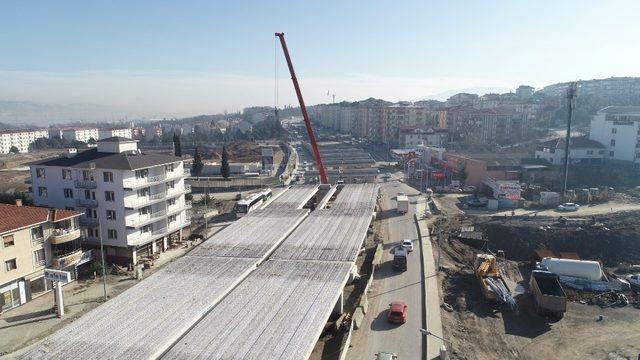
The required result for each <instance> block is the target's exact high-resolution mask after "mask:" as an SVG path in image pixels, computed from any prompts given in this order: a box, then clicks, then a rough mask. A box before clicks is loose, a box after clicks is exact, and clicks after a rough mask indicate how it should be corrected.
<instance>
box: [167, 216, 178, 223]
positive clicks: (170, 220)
mask: <svg viewBox="0 0 640 360" xmlns="http://www.w3.org/2000/svg"><path fill="white" fill-rule="evenodd" d="M177 218H178V217H177V216H176V215H171V216H169V218H168V219H169V223H172V222H174V221H176V219H177Z"/></svg>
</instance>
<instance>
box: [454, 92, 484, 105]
mask: <svg viewBox="0 0 640 360" xmlns="http://www.w3.org/2000/svg"><path fill="white" fill-rule="evenodd" d="M479 101H480V97H479V96H478V95H477V94H469V93H459V94H455V95H452V96H451V97H450V98H448V99H447V102H446V106H474V105H476V104H477V103H478V102H479Z"/></svg>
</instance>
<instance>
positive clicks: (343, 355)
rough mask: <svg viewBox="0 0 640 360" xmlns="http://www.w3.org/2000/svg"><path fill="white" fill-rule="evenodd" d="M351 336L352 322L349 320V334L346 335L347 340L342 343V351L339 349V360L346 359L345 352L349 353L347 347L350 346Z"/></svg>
mask: <svg viewBox="0 0 640 360" xmlns="http://www.w3.org/2000/svg"><path fill="white" fill-rule="evenodd" d="M351 334H353V320H351V322H350V324H349V333H348V334H347V340H346V341H344V342H343V343H342V349H340V357H339V358H338V359H339V360H345V359H346V358H347V352H348V351H349V346H351Z"/></svg>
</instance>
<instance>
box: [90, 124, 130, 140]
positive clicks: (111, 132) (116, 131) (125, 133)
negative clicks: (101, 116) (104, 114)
mask: <svg viewBox="0 0 640 360" xmlns="http://www.w3.org/2000/svg"><path fill="white" fill-rule="evenodd" d="M114 136H115V137H123V138H127V139H133V130H132V129H131V128H127V127H114V128H111V129H100V130H98V138H99V139H96V140H102V139H107V138H110V137H114Z"/></svg>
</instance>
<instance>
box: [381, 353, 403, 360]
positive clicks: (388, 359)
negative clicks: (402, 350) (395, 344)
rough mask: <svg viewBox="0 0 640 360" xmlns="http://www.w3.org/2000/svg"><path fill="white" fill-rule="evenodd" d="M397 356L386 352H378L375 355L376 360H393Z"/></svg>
mask: <svg viewBox="0 0 640 360" xmlns="http://www.w3.org/2000/svg"><path fill="white" fill-rule="evenodd" d="M397 358H398V355H396V354H394V353H390V352H386V351H380V352H379V353H377V354H376V360H395V359H397Z"/></svg>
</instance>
